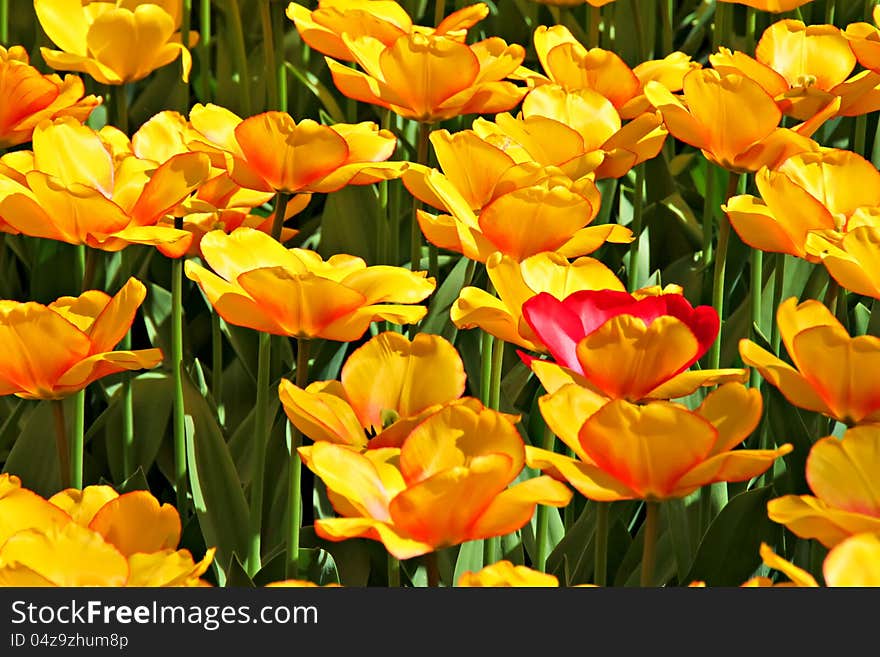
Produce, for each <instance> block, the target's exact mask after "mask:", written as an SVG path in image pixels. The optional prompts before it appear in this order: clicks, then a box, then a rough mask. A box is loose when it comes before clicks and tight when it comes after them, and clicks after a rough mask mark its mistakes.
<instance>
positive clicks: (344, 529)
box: [315, 518, 435, 559]
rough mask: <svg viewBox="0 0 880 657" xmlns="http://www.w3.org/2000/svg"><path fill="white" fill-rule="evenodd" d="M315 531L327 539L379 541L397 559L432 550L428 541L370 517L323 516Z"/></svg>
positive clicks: (410, 557) (316, 524)
mask: <svg viewBox="0 0 880 657" xmlns="http://www.w3.org/2000/svg"><path fill="white" fill-rule="evenodd" d="M315 533H316V534H317V535H318V536H320V537H321V538H324V539H326V540H328V541H344V540H346V539H348V538H370V539H373V540H374V541H380V542H381V543H382V544H383V545H384V546H385V549H386V550H388V552H389V553H390V554H391V555H392V556H393V557H395V558H397V559H412V558H413V557H419V556H421V555H423V554H427V553H428V552H433V551H434V547H435V546H433V545H431V544H430V543H425V542H423V541H419V540H415V539H412V538H409V537H407V536H405V535H402V534H399V533H398V532H396V531H395V530H394V528H392V527H390V526H389V525H387V524H386V523H384V522H380V521H378V520H373V519H372V518H323V519H318V520H316V521H315Z"/></svg>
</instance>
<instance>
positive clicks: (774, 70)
mask: <svg viewBox="0 0 880 657" xmlns="http://www.w3.org/2000/svg"><path fill="white" fill-rule="evenodd" d="M794 53H797V55H796V56H795V55H794ZM709 60H710V61H711V63H712V66H713V67H714V68H715V70H717V71H719V72H721V73H738V74H740V75H745V76H746V77H748V78H751V79H752V80H754V81H755V82H757V83H758V84H760V85H761V87H762V88H763V89H764V90H765V91H766V92H767V93H768V94H770V95H771V96H772V97H773V98H774V100H775V101H776V103H777V105H778V106H779V109H780V110H782V112H783V113H784V114H787V115H789V116H792V117H794V118H795V119H797V120H799V121H810V120H812V119H814V117H816V120H817V121H819V120H825V119H827V118H830V117H832V116H835V115H840V116H856V115H858V114H864V113H867V112H872V111H875V110H876V109H877V108H878V105H877V98H878V94H877V92H876V91H875V88H876V87H877V85H878V83H880V78H878V76H877V75H875V74H873V73H871V72H869V71H865V72H862V73H859V74H857V75H855V76H853V77H850V74H851V73H852V71H853V69H854V68H855V66H856V57H855V55H854V54H853V50H852V48H850V44H849V43H848V42H847V39H846V37H845V36H844V35H843V34H842V33H841V31H840V30H839V29H838V28H836V27H834V26H833V25H809V26H807V25H804V23H803V22H802V21H796V20H781V21H778V22H776V23H774V24H773V25H771V26H770V27H769V28H767V30H765V31H764V34H763V36H762V37H761V40H760V41H759V42H758V45H757V47H756V49H755V57H754V58H752V57H750V56H748V55H746V54H745V53H742V52H738V51H737V52H732V51H730V50H728V49H727V48H721V49H720V51H719V52H718V53H715V54H713V55H711V56H710V57H709ZM838 98H839V99H840V100H839V101H838V100H837V99H838Z"/></svg>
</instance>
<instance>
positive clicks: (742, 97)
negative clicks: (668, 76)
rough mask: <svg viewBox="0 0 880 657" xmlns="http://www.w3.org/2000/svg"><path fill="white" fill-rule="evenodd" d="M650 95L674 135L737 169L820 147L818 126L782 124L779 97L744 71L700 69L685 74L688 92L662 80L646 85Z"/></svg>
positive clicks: (771, 164) (771, 165) (778, 161)
mask: <svg viewBox="0 0 880 657" xmlns="http://www.w3.org/2000/svg"><path fill="white" fill-rule="evenodd" d="M645 94H646V96H647V97H648V100H650V102H651V104H652V105H654V106H655V107H656V108H657V109H658V110H660V112H661V113H662V114H663V120H664V122H665V123H666V127H667V128H668V129H669V132H670V133H671V134H672V135H673V136H674V137H676V138H677V139H680V140H681V141H683V142H686V143H688V144H690V145H691V146H695V147H696V148H699V149H700V150H702V152H703V155H705V157H707V158H708V159H710V160H711V161H713V162H715V163H716V164H718V166H721V167H724V168H726V169H730V170H731V171H736V172H745V171H757V170H758V169H760V168H761V167H762V166H767V167H769V168H771V169H772V168H774V167H776V166H778V165H779V164H781V163H782V162H784V161H785V160H786V159H787V158H788V157H790V156H792V155H794V154H796V153H802V152H804V151H810V150H817V149H818V145H817V144H816V143H815V142H813V140H811V139H810V138H809V135H810V134H812V131H813V130H815V129H816V128H817V127H818V125H814V124H812V123H804V124H802V125H800V126H798V128H797V129H789V128H780V127H778V126H779V121H780V119H781V118H782V112H781V111H780V110H779V108H778V107H777V105H776V102H775V101H774V100H773V98H772V97H771V96H770V95H769V94H768V93H767V92H766V91H764V89H763V88H762V87H761V85H759V84H758V83H757V82H755V81H754V80H752V79H751V78H748V77H745V76H743V75H739V74H735V73H726V74H725V73H720V72H719V71H715V70H712V69H700V70H694V71H691V72H690V73H688V74H687V75H686V76H685V77H684V83H683V95H682V97H678V96H675V95H673V94H672V93H671V92H670V91H669V90H668V89H667V88H666V87H664V86H663V85H662V84H660V83H658V82H649V83H648V84H647V85H645ZM744 106H746V107H748V108H749V111H748V113H743V112H742V110H741V108H742V107H744Z"/></svg>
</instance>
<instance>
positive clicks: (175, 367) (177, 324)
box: [171, 217, 187, 517]
mask: <svg viewBox="0 0 880 657" xmlns="http://www.w3.org/2000/svg"><path fill="white" fill-rule="evenodd" d="M174 227H175V228H177V229H178V230H182V229H183V219H182V218H181V217H175V218H174ZM171 373H172V375H173V376H174V406H173V413H172V422H173V424H172V434H173V439H174V484H175V490H176V491H177V511H178V513H180V514H181V517H182V516H184V514H185V512H186V495H187V472H186V423H185V420H186V409H185V408H184V403H183V258H174V259H173V260H172V261H171Z"/></svg>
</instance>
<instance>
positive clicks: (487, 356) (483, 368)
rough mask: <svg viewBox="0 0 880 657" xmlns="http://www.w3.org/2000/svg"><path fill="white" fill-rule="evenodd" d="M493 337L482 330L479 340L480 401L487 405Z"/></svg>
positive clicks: (490, 385) (490, 386)
mask: <svg viewBox="0 0 880 657" xmlns="http://www.w3.org/2000/svg"><path fill="white" fill-rule="evenodd" d="M494 341H495V338H494V337H493V336H492V334H491V333H486V332H485V331H483V336H482V338H481V341H480V401H481V402H483V405H484V406H489V400H490V398H491V392H490V391H491V389H492V345H493V344H494Z"/></svg>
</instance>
